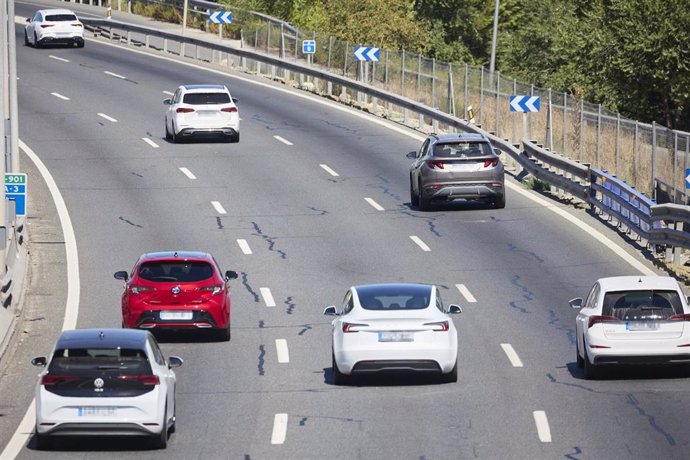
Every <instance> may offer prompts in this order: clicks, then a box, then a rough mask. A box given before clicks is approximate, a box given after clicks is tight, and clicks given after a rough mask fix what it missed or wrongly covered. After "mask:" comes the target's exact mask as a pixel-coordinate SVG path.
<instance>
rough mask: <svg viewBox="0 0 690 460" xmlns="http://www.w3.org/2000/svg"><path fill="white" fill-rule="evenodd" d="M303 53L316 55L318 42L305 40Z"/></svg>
mask: <svg viewBox="0 0 690 460" xmlns="http://www.w3.org/2000/svg"><path fill="white" fill-rule="evenodd" d="M302 52H303V53H304V54H314V53H316V40H304V41H302Z"/></svg>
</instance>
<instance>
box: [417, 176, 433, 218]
mask: <svg viewBox="0 0 690 460" xmlns="http://www.w3.org/2000/svg"><path fill="white" fill-rule="evenodd" d="M417 189H418V195H417V197H418V198H417V199H418V200H419V206H417V209H419V210H420V211H429V210H431V200H430V199H429V198H426V197H425V196H424V193H422V183H421V182H419V184H418V187H417Z"/></svg>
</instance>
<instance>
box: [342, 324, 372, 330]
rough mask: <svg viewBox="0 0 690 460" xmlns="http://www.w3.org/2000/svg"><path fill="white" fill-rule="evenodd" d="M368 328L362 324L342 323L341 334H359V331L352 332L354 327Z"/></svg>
mask: <svg viewBox="0 0 690 460" xmlns="http://www.w3.org/2000/svg"><path fill="white" fill-rule="evenodd" d="M367 326H369V325H368V324H362V323H343V332H359V331H353V330H352V328H355V327H367Z"/></svg>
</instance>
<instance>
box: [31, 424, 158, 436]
mask: <svg viewBox="0 0 690 460" xmlns="http://www.w3.org/2000/svg"><path fill="white" fill-rule="evenodd" d="M152 428H155V429H152ZM161 429H162V427H161V425H160V424H156V427H148V426H144V425H142V424H139V423H127V422H125V423H57V424H55V425H53V426H52V427H48V426H46V425H43V426H39V425H37V426H36V430H37V432H38V433H39V434H42V435H51V436H151V435H153V434H158V433H160V432H161ZM44 430H45V431H44Z"/></svg>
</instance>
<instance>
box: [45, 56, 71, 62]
mask: <svg viewBox="0 0 690 460" xmlns="http://www.w3.org/2000/svg"><path fill="white" fill-rule="evenodd" d="M48 57H49V58H51V59H55V60H56V61H62V62H69V59H65V58H61V57H58V56H53V55H52V54H51V55H50V56H48Z"/></svg>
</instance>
